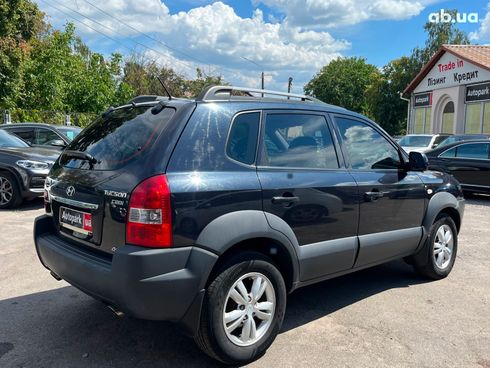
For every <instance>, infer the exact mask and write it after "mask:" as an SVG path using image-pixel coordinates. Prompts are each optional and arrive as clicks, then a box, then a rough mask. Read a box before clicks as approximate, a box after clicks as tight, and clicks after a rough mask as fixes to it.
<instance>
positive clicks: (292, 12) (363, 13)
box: [253, 0, 434, 28]
mask: <svg viewBox="0 0 490 368" xmlns="http://www.w3.org/2000/svg"><path fill="white" fill-rule="evenodd" d="M253 2H254V3H255V4H256V5H258V4H260V3H262V4H264V5H266V6H268V7H270V8H272V9H274V10H276V11H278V12H279V13H281V14H284V15H285V16H286V19H285V20H286V21H287V22H289V23H290V24H291V25H294V26H302V27H309V28H333V27H338V26H342V25H352V24H357V23H361V22H364V21H368V20H381V19H391V20H402V19H408V18H411V17H413V16H417V15H419V14H420V12H421V11H422V10H423V9H424V8H425V6H426V5H428V4H429V3H432V2H434V0H418V1H412V0H374V1H367V0H253Z"/></svg>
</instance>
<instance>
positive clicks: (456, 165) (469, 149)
mask: <svg viewBox="0 0 490 368" xmlns="http://www.w3.org/2000/svg"><path fill="white" fill-rule="evenodd" d="M426 155H427V157H428V159H429V169H432V170H438V171H443V172H448V173H450V174H452V175H453V176H454V177H455V178H456V179H458V181H459V182H460V183H461V186H462V187H463V189H464V190H465V191H467V192H475V193H490V141H489V140H488V139H480V140H474V141H464V142H456V143H452V144H449V145H445V146H441V147H438V148H436V149H433V150H431V151H429V152H426Z"/></svg>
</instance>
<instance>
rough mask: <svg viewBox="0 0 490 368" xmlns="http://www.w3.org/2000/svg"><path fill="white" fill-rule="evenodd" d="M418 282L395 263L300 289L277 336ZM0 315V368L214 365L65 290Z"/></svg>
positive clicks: (174, 336)
mask: <svg viewBox="0 0 490 368" xmlns="http://www.w3.org/2000/svg"><path fill="white" fill-rule="evenodd" d="M421 282H422V279H420V278H418V277H417V276H416V274H415V273H414V272H413V271H412V269H411V268H410V267H409V266H407V265H405V264H404V263H403V262H401V261H398V262H392V263H389V264H386V265H382V266H379V267H375V268H372V269H368V270H364V271H361V272H357V273H354V274H351V275H348V276H344V277H340V278H337V279H333V280H329V281H325V282H323V283H320V284H317V285H314V286H310V287H306V288H303V289H300V290H298V291H297V292H295V293H293V294H292V295H290V296H289V301H288V308H287V313H286V318H285V321H284V327H283V331H282V332H285V331H288V330H291V329H294V328H296V327H299V326H302V325H303V324H306V323H309V322H311V321H314V320H317V319H319V318H322V317H324V316H327V315H328V314H330V313H333V312H335V311H337V310H339V309H341V308H344V307H345V306H348V305H350V304H353V303H355V302H357V301H359V300H361V299H364V298H368V297H370V296H372V295H375V294H377V293H381V292H383V291H385V290H389V289H393V288H403V287H408V286H410V285H414V284H417V283H421ZM0 316H2V318H1V319H0V366H5V367H10V366H24V365H25V366H35V367H37V366H43V367H44V366H49V367H82V366H83V367H184V366H185V367H214V366H217V365H216V364H215V363H214V361H212V360H211V359H209V358H207V357H206V356H205V355H204V354H202V353H201V352H200V351H199V349H198V348H197V347H196V346H195V345H194V343H193V341H192V340H191V339H188V338H187V337H185V336H183V335H181V334H180V333H179V331H178V330H177V328H176V327H174V326H173V325H171V324H167V323H163V322H151V321H141V320H136V319H132V318H127V317H126V318H123V319H118V318H116V317H114V316H113V314H112V313H111V312H110V311H109V310H108V309H107V308H106V307H104V306H103V305H102V304H101V303H99V302H96V301H94V300H92V299H91V298H89V297H87V296H85V295H84V294H83V293H81V292H80V291H78V290H77V289H75V288H73V287H70V286H66V287H62V288H60V289H55V290H50V291H45V292H41V293H35V294H30V295H25V296H20V297H17V298H12V299H7V300H2V301H0Z"/></svg>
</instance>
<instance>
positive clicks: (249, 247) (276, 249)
mask: <svg viewBox="0 0 490 368" xmlns="http://www.w3.org/2000/svg"><path fill="white" fill-rule="evenodd" d="M250 253H258V254H261V255H263V256H264V257H266V258H267V259H269V260H270V261H271V263H272V264H273V265H275V266H276V267H277V268H278V270H279V272H280V273H281V275H282V277H283V279H284V283H285V285H286V290H287V291H288V292H290V291H292V290H294V286H295V283H296V281H297V277H298V270H297V267H295V265H294V259H293V257H292V255H291V253H290V251H289V250H288V248H287V246H285V245H284V244H282V243H281V242H279V241H277V240H276V239H272V238H267V237H259V238H250V239H246V240H243V241H241V242H239V243H237V244H233V245H232V246H230V247H229V248H228V249H227V250H226V251H225V252H224V253H223V254H221V255H220V256H219V258H218V260H217V262H216V263H215V264H214V266H213V269H212V270H211V272H210V274H209V276H208V279H207V281H206V288H207V287H208V286H209V284H210V283H211V282H212V281H213V279H214V278H215V277H216V276H217V275H218V274H220V272H222V271H223V270H224V269H225V268H226V267H227V266H228V264H230V263H233V261H234V260H235V258H238V257H240V256H241V255H243V254H250Z"/></svg>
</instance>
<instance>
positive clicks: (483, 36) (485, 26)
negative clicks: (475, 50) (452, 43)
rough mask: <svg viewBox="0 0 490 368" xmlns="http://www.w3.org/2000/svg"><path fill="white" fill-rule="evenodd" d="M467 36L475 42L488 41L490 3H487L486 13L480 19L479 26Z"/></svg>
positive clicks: (489, 34) (489, 33) (489, 40)
mask: <svg viewBox="0 0 490 368" xmlns="http://www.w3.org/2000/svg"><path fill="white" fill-rule="evenodd" d="M469 38H470V40H472V41H476V42H481V43H482V42H486V43H490V3H488V4H487V14H486V15H485V18H483V19H482V20H481V23H480V28H478V30H477V31H475V32H471V33H470V34H469Z"/></svg>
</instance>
